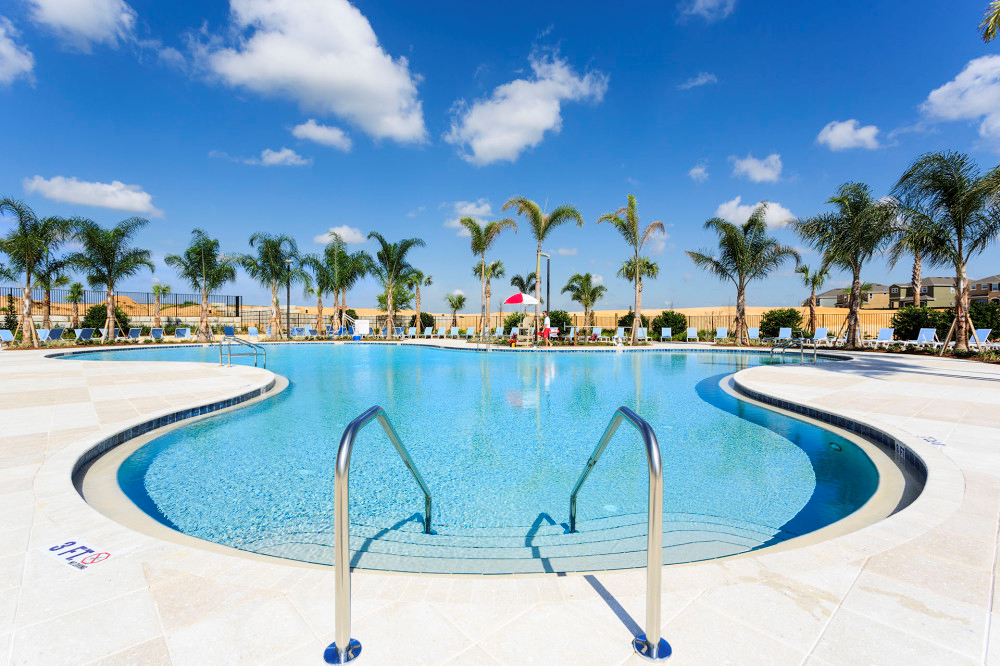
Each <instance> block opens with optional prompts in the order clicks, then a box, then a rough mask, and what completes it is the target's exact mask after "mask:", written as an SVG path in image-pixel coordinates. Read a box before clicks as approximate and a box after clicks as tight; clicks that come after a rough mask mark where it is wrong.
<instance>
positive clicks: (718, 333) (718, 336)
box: [715, 326, 729, 342]
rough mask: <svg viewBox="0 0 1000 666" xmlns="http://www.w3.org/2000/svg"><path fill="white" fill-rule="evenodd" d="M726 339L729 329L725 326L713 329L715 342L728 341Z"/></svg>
mask: <svg viewBox="0 0 1000 666" xmlns="http://www.w3.org/2000/svg"><path fill="white" fill-rule="evenodd" d="M728 339H729V328H727V327H726V326H719V327H718V328H716V329H715V342H718V341H719V340H728Z"/></svg>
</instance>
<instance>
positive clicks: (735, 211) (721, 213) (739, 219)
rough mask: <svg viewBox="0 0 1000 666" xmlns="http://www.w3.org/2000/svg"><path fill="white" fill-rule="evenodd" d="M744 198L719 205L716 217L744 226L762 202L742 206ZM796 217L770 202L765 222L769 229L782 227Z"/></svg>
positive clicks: (777, 204)
mask: <svg viewBox="0 0 1000 666" xmlns="http://www.w3.org/2000/svg"><path fill="white" fill-rule="evenodd" d="M742 199H743V198H742V197H736V198H735V199H733V200H732V201H727V202H725V203H721V204H719V207H718V208H716V209H715V216H716V217H721V218H722V219H723V220H728V221H729V222H732V223H733V224H743V223H744V222H746V221H747V220H748V219H750V215H751V214H752V213H753V211H754V208H756V207H757V206H759V205H760V204H761V202H760V201H758V202H757V203H755V204H754V205H753V206H749V205H740V201H742ZM794 218H795V215H793V214H792V211H790V210H788V209H787V208H785V207H784V206H782V205H781V204H780V203H776V202H774V201H770V202H768V204H767V212H766V213H764V222H766V223H767V226H769V227H780V226H782V225H784V224H785V223H786V222H787V221H789V220H791V219H794Z"/></svg>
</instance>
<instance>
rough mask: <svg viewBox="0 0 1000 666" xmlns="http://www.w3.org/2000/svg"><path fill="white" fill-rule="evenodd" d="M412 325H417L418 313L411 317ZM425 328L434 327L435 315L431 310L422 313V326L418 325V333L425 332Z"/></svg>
mask: <svg viewBox="0 0 1000 666" xmlns="http://www.w3.org/2000/svg"><path fill="white" fill-rule="evenodd" d="M410 326H417V315H413V316H411V317H410ZM425 328H434V315H432V314H431V313H429V312H421V313H420V326H417V333H423V332H424V329H425Z"/></svg>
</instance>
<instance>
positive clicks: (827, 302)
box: [802, 289, 850, 308]
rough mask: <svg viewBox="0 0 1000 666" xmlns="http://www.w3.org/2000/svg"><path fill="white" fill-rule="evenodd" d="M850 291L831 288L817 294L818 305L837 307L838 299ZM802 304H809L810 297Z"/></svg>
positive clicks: (820, 306)
mask: <svg viewBox="0 0 1000 666" xmlns="http://www.w3.org/2000/svg"><path fill="white" fill-rule="evenodd" d="M848 293H850V292H848V291H847V290H846V289H830V290H829V291H824V292H823V293H822V294H816V307H818V308H835V307H837V299H838V298H840V297H841V296H842V295H844V294H848ZM802 305H803V306H806V305H809V299H808V298H807V299H806V300H804V301H803V302H802Z"/></svg>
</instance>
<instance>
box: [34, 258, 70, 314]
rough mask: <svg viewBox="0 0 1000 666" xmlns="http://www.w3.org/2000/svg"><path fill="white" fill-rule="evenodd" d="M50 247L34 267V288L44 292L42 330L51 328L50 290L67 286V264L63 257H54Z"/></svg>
mask: <svg viewBox="0 0 1000 666" xmlns="http://www.w3.org/2000/svg"><path fill="white" fill-rule="evenodd" d="M51 250H52V247H50V248H49V251H48V252H46V253H45V259H43V260H42V261H41V263H39V264H38V266H36V267H35V286H36V287H40V288H41V289H43V290H44V292H45V294H44V296H43V297H42V328H46V329H47V328H52V290H53V289H59V288H60V287H65V286H66V285H68V284H69V276H67V275H66V271H67V270H68V269H69V262H67V261H66V259H65V257H54V256H52V254H51Z"/></svg>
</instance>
